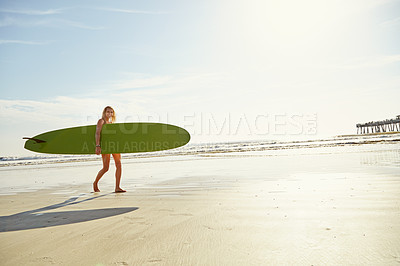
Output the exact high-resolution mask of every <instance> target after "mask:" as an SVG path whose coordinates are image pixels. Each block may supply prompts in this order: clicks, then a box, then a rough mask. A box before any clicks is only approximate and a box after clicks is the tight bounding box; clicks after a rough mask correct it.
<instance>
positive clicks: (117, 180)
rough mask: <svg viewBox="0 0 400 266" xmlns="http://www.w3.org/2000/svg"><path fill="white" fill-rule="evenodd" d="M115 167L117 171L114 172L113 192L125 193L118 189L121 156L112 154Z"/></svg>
mask: <svg viewBox="0 0 400 266" xmlns="http://www.w3.org/2000/svg"><path fill="white" fill-rule="evenodd" d="M113 158H114V162H115V167H116V168H117V170H116V171H115V192H126V191H125V190H123V189H122V188H121V187H120V183H121V174H122V164H121V154H119V153H118V154H113Z"/></svg>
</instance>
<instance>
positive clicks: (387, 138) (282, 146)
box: [0, 133, 400, 174]
mask: <svg viewBox="0 0 400 266" xmlns="http://www.w3.org/2000/svg"><path fill="white" fill-rule="evenodd" d="M397 143H400V133H397V134H386V135H351V136H337V137H332V138H326V139H316V140H302V141H269V140H266V141H242V142H225V143H224V142H221V143H201V144H188V145H186V146H184V147H181V148H177V149H173V150H167V151H159V152H148V153H134V154H122V158H123V159H138V158H154V157H171V156H173V157H174V158H175V159H179V157H180V156H187V155H200V156H209V155H212V154H214V155H223V154H226V155H233V154H236V153H246V154H247V155H249V152H253V153H254V152H263V154H266V153H267V154H271V155H274V154H281V153H282V151H284V153H298V152H299V151H300V150H301V152H304V150H306V149H312V148H328V147H329V148H335V147H351V146H360V145H366V144H380V145H381V146H382V144H397ZM381 146H375V147H376V148H378V147H379V148H381ZM370 147H371V146H370ZM372 149H373V148H372ZM268 152H269V153H268ZM310 152H313V151H312V150H310ZM243 155H244V154H243ZM92 161H99V156H97V155H50V154H49V155H48V154H37V153H36V154H32V156H21V157H14V156H9V157H7V156H4V157H0V169H1V168H4V167H24V166H33V165H36V166H38V165H49V164H59V163H78V162H92ZM0 174H1V173H0Z"/></svg>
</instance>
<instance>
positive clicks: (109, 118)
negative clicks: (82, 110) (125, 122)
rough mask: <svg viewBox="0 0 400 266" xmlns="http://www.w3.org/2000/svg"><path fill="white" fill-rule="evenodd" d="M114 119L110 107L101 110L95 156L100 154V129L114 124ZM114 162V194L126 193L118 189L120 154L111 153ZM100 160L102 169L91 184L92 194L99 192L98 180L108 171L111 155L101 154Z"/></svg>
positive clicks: (113, 113) (120, 171)
mask: <svg viewBox="0 0 400 266" xmlns="http://www.w3.org/2000/svg"><path fill="white" fill-rule="evenodd" d="M115 119H116V116H115V112H114V109H113V108H112V107H111V106H107V107H105V108H104V110H103V115H102V117H101V118H100V119H99V121H98V122H97V127H96V154H97V155H100V154H101V146H100V137H101V129H102V128H103V125H104V124H111V123H114V122H115ZM112 156H113V158H114V162H115V167H116V168H117V170H116V171H115V193H121V192H126V191H125V190H123V189H122V188H121V187H120V183H121V174H122V165H121V154H119V153H113V154H112ZM101 158H102V159H103V168H102V169H101V170H100V171H99V173H98V174H97V176H96V179H95V180H94V182H93V190H94V192H100V190H99V187H98V184H99V181H100V178H101V177H102V176H103V175H104V174H105V173H106V172H107V171H108V168H109V167H110V159H111V154H101Z"/></svg>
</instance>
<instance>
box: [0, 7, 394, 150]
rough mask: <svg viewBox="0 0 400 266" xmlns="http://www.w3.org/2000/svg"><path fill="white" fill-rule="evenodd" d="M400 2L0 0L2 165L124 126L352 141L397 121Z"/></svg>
mask: <svg viewBox="0 0 400 266" xmlns="http://www.w3.org/2000/svg"><path fill="white" fill-rule="evenodd" d="M399 11H400V1H398V0H352V1H344V0H331V1H329V0H326V1H317V0H304V1H295V0H282V1H268V0H248V1H243V0H231V1H228V0H218V1H216V0H205V1H183V0H180V1H178V0H172V1H156V0H154V1H118V0H117V1H53V0H52V1H50V0H49V1H1V3H0V91H1V96H0V118H1V119H2V121H3V123H2V131H1V132H2V133H1V135H2V138H1V140H0V145H1V147H2V149H1V154H0V155H20V154H26V153H27V152H25V151H24V150H23V148H22V146H23V141H22V139H21V138H22V137H23V136H33V135H36V134H39V133H42V132H44V131H48V130H53V129H58V128H64V127H71V126H78V125H86V124H94V123H96V121H97V119H98V117H99V116H100V113H101V110H102V108H103V107H104V106H105V105H112V106H113V107H114V108H115V109H116V112H117V115H118V119H119V122H125V121H127V122H128V121H129V122H131V121H159V122H168V123H172V124H177V125H180V126H183V127H185V128H187V129H188V130H189V131H190V132H191V133H192V135H193V138H192V140H193V141H194V142H204V141H233V140H239V139H292V138H312V137H323V136H333V135H337V134H348V133H355V132H356V130H355V124H356V123H358V122H364V121H365V122H367V121H371V120H380V119H386V118H392V117H394V116H395V115H398V114H400V110H399V108H398V106H399V104H398V99H399V96H400V75H399V70H400V40H399V38H400V37H399V36H400V15H399V14H400V12H399Z"/></svg>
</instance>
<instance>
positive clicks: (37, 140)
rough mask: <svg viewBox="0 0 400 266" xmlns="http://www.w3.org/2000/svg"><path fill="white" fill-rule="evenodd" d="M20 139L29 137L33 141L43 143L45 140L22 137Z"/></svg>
mask: <svg viewBox="0 0 400 266" xmlns="http://www.w3.org/2000/svg"><path fill="white" fill-rule="evenodd" d="M22 139H31V140H33V141H36V143H43V142H46V141H45V140H41V139H35V138H26V137H25V138H22Z"/></svg>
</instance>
